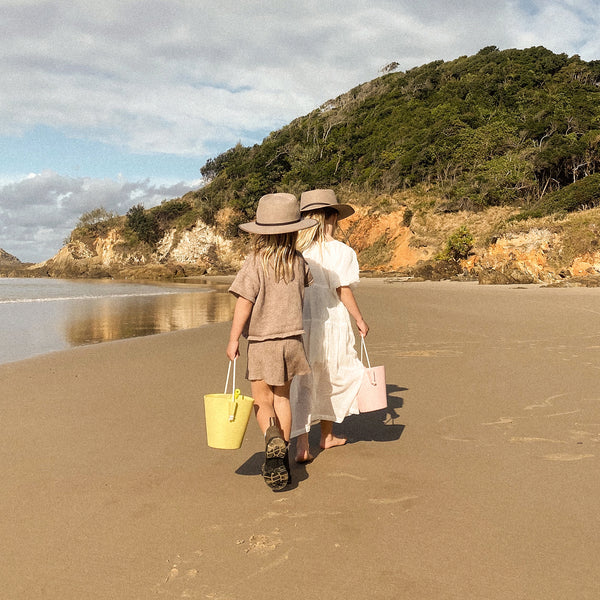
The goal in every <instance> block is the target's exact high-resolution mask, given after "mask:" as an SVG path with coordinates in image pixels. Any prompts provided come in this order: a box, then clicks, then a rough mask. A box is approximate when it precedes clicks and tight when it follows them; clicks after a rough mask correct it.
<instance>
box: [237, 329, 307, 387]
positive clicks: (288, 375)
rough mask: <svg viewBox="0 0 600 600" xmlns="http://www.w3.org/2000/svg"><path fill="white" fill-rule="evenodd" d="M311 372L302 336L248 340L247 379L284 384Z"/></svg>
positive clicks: (271, 383)
mask: <svg viewBox="0 0 600 600" xmlns="http://www.w3.org/2000/svg"><path fill="white" fill-rule="evenodd" d="M306 373H310V366H309V364H308V361H307V360H306V353H305V352H304V344H303V343H302V336H301V335H297V336H294V337H289V338H282V339H279V340H263V341H260V342H256V341H249V342H248V368H247V370H246V379H248V380H250V381H257V380H262V381H264V382H265V383H268V384H269V385H283V384H284V383H286V382H287V381H290V380H291V379H292V378H293V377H294V376H295V375H305V374H306Z"/></svg>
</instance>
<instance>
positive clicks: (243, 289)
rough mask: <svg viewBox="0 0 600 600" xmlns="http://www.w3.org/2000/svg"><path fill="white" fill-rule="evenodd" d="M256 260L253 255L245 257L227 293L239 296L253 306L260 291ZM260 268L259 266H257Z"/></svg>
mask: <svg viewBox="0 0 600 600" xmlns="http://www.w3.org/2000/svg"><path fill="white" fill-rule="evenodd" d="M257 263H258V260H257V258H256V256H255V255H254V254H250V255H249V256H248V257H246V260H245V261H244V264H243V265H242V268H241V269H240V270H239V271H238V274H237V275H236V276H235V279H234V280H233V283H232V284H231V285H230V286H229V292H231V293H232V294H233V295H234V296H236V297H238V296H241V297H242V298H245V299H246V300H249V301H250V302H252V303H253V304H254V302H255V301H256V297H257V296H258V292H259V291H260V277H259V274H258V269H257V267H256V265H257ZM259 266H260V265H259Z"/></svg>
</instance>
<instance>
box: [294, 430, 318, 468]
mask: <svg viewBox="0 0 600 600" xmlns="http://www.w3.org/2000/svg"><path fill="white" fill-rule="evenodd" d="M313 458H314V456H313V455H312V454H311V453H310V446H309V445H308V433H303V434H301V435H299V436H298V440H297V442H296V462H297V463H307V462H310V461H311V460H313Z"/></svg>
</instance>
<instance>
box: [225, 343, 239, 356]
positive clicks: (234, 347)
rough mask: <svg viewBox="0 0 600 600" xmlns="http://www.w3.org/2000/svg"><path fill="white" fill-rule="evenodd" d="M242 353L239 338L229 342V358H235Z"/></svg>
mask: <svg viewBox="0 0 600 600" xmlns="http://www.w3.org/2000/svg"><path fill="white" fill-rule="evenodd" d="M239 355H240V343H239V341H238V340H232V341H231V342H229V344H227V358H229V360H235V359H236V358H237V357H238V356H239Z"/></svg>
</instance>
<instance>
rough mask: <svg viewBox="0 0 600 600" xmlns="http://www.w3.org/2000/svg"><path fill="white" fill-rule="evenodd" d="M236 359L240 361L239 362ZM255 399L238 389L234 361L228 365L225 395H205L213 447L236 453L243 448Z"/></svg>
mask: <svg viewBox="0 0 600 600" xmlns="http://www.w3.org/2000/svg"><path fill="white" fill-rule="evenodd" d="M236 360H237V359H236ZM232 363H233V387H232V390H231V391H232V393H231V394H228V393H227V387H228V386H229V375H230V373H231V365H232ZM253 405H254V400H253V399H252V398H250V397H249V396H242V395H241V394H240V390H238V389H236V388H235V360H234V361H231V362H230V363H229V368H228V369H227V381H226V382H225V392H224V393H223V394H206V395H205V396H204V416H205V423H206V441H207V442H208V445H209V446H210V447H211V448H221V449H223V450H235V449H237V448H239V447H240V446H241V445H242V441H243V440H244V435H245V434H246V427H247V426H248V421H249V419H250V413H251V412H252V406H253Z"/></svg>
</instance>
